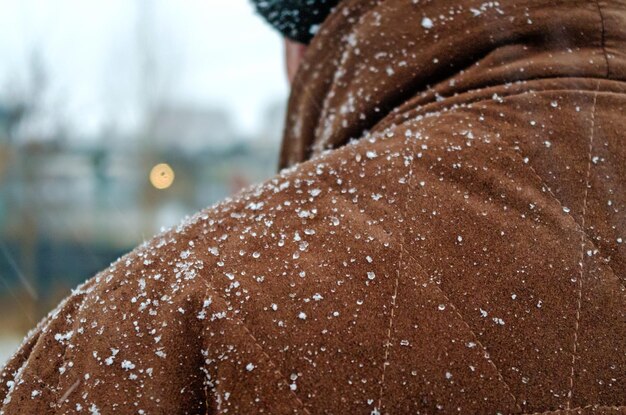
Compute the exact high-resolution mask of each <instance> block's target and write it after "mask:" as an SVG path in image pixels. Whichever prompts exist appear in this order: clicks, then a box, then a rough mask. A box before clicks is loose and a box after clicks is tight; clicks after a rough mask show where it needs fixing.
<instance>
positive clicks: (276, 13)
mask: <svg viewBox="0 0 626 415" xmlns="http://www.w3.org/2000/svg"><path fill="white" fill-rule="evenodd" d="M252 2H253V3H254V5H255V7H256V10H257V11H258V13H259V14H260V15H261V16H263V17H264V18H265V20H267V22H268V23H269V24H270V25H272V26H273V27H274V28H275V29H276V30H278V31H279V32H280V33H282V34H283V36H284V37H285V55H286V64H287V75H288V77H289V81H292V80H293V77H294V75H295V73H296V71H297V69H298V66H299V65H300V62H301V60H302V57H303V56H304V52H305V51H306V45H308V43H309V42H310V41H311V39H312V38H313V36H314V35H315V33H316V32H317V30H318V28H319V25H320V24H321V23H322V22H323V21H324V20H325V19H326V17H327V16H328V15H329V14H330V11H331V10H332V8H333V7H335V6H336V5H337V3H338V2H339V0H252Z"/></svg>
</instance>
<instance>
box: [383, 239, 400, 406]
mask: <svg viewBox="0 0 626 415" xmlns="http://www.w3.org/2000/svg"><path fill="white" fill-rule="evenodd" d="M402 252H404V247H403V246H402V244H400V259H399V264H398V269H397V271H396V284H395V288H394V291H393V295H392V296H391V316H390V317H389V328H388V330H387V341H386V342H385V344H384V347H385V358H384V361H383V372H382V374H381V376H380V393H379V395H378V396H379V397H378V409H379V410H382V402H383V394H384V390H385V370H386V368H387V366H388V365H389V348H390V347H391V332H392V331H393V318H394V315H395V309H396V299H397V298H398V283H399V281H400V269H401V267H402Z"/></svg>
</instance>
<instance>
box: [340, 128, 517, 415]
mask: <svg viewBox="0 0 626 415" xmlns="http://www.w3.org/2000/svg"><path fill="white" fill-rule="evenodd" d="M405 144H409V140H405ZM414 163H415V160H414V159H413V158H412V159H411V161H410V165H409V166H410V167H409V180H408V181H407V185H408V187H409V194H410V193H412V191H413V188H412V187H411V183H412V182H411V178H412V177H413V164H414ZM339 196H340V199H341V200H348V199H347V198H346V196H345V195H341V194H340V195H339ZM408 203H409V200H408V199H407V200H406V202H405V208H404V212H402V213H406V212H408ZM357 207H359V206H358V205H357ZM363 212H367V210H366V209H363ZM364 214H365V215H366V216H370V215H369V214H367V213H364ZM370 217H371V216H370ZM404 221H406V217H405V216H404V217H403V222H404ZM380 226H381V227H382V229H383V230H384V231H385V233H387V234H388V235H392V233H391V232H389V231H388V230H387V229H386V228H385V227H384V226H382V225H380ZM404 240H405V238H404V234H403V237H402V241H403V242H402V243H400V249H401V251H400V254H401V257H400V261H402V253H403V252H404V253H405V254H406V255H407V256H408V257H409V259H411V260H412V261H413V263H414V264H415V265H416V266H417V267H418V269H419V272H420V273H421V274H422V275H426V273H425V272H424V269H423V268H422V267H421V266H420V265H419V261H417V260H416V259H415V258H414V257H413V256H412V255H411V254H410V253H409V252H408V251H407V250H406V249H405V248H404ZM398 274H399V270H398ZM397 282H398V280H397V279H396V292H397ZM436 288H437V290H439V291H440V292H441V294H442V295H443V297H444V298H445V299H446V301H448V303H450V305H451V306H452V308H453V309H454V310H455V312H456V314H457V315H458V317H459V318H460V320H461V321H462V322H463V324H465V326H466V327H467V329H468V330H469V332H470V333H471V334H472V336H473V337H474V339H476V344H477V345H479V346H480V347H481V348H482V349H483V350H484V352H485V355H484V356H485V359H486V360H487V361H488V362H489V363H490V364H491V365H492V366H493V367H494V368H495V370H496V373H497V375H498V380H499V381H500V382H502V384H503V385H504V387H505V389H506V390H507V391H508V393H509V395H510V396H511V398H512V399H513V403H514V404H515V407H516V409H517V411H518V412H521V411H522V409H521V407H520V406H519V404H518V403H517V398H516V396H515V395H513V392H512V389H511V387H510V385H509V384H508V383H507V381H506V380H505V379H504V376H503V375H502V371H501V370H500V369H499V368H498V367H497V365H496V364H495V362H493V360H491V358H489V357H487V355H488V354H489V352H488V349H487V347H485V346H484V344H483V343H482V342H480V340H479V337H478V336H477V335H476V333H475V332H474V331H473V330H472V328H471V326H470V325H469V323H468V322H467V320H466V319H465V317H463V315H462V314H461V313H460V311H459V310H458V308H457V307H456V305H455V304H454V303H453V302H452V300H451V299H450V298H449V297H448V295H447V294H446V293H445V291H443V289H442V288H441V287H436ZM395 295H396V294H394V301H395ZM392 318H393V315H392ZM390 329H391V322H390ZM389 334H390V333H389ZM387 343H389V340H388V342H387ZM386 359H387V355H386V356H385V360H386ZM384 370H385V366H383V375H382V379H381V389H380V397H379V403H378V408H376V409H378V410H379V411H380V410H382V399H383V397H384V395H383V391H384V385H383V382H384V379H385V377H384Z"/></svg>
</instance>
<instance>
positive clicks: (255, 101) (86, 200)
mask: <svg viewBox="0 0 626 415" xmlns="http://www.w3.org/2000/svg"><path fill="white" fill-rule="evenodd" d="M0 10H1V11H2V12H1V13H0V365H2V363H3V362H4V361H5V360H6V359H7V358H8V357H9V356H10V354H12V353H13V351H14V350H15V348H16V347H17V345H18V344H19V342H20V341H21V338H22V337H23V336H24V334H25V333H26V332H27V330H28V329H30V328H32V327H33V326H34V325H35V324H36V323H37V321H39V320H40V319H41V317H42V316H44V315H45V314H46V313H47V312H48V311H49V310H50V309H51V308H52V307H54V305H55V304H56V303H57V302H58V301H59V300H60V299H62V298H63V297H65V296H66V295H67V294H68V293H69V292H70V289H71V288H72V287H74V286H76V285H77V284H79V283H80V282H82V281H84V280H85V279H87V278H89V277H91V276H92V275H93V274H94V273H96V272H97V271H99V270H101V269H103V268H105V267H107V266H108V265H109V264H110V263H111V262H112V261H113V260H115V259H116V258H117V257H119V256H120V255H121V254H124V253H126V252H127V251H129V250H130V249H132V248H133V247H134V246H135V245H137V244H139V243H141V242H142V241H144V240H146V239H149V238H150V237H151V236H152V235H153V234H154V233H156V232H158V231H159V230H160V229H161V228H162V227H167V226H170V225H173V224H176V223H178V222H179V221H180V220H181V219H182V218H183V217H184V216H185V215H188V214H192V213H194V212H195V211H197V210H199V209H201V208H203V207H206V206H208V205H211V204H213V203H214V202H216V201H218V200H220V199H222V198H224V197H225V196H228V195H230V194H232V193H234V192H236V191H238V190H240V189H241V188H242V187H244V186H247V185H248V184H251V183H255V182H259V181H262V180H263V179H266V178H268V177H270V176H272V175H273V174H274V172H275V171H276V165H277V158H278V147H279V143H280V136H281V130H282V125H283V118H284V108H285V101H286V97H287V93H288V87H287V83H286V81H285V76H284V72H283V59H282V43H281V39H280V37H279V35H277V34H275V33H273V32H272V31H271V30H270V29H269V28H268V27H267V26H265V24H264V23H263V22H262V21H261V20H260V18H259V17H257V16H255V14H254V11H253V8H252V6H251V5H250V4H249V3H248V1H247V0H185V1H180V0H106V1H105V0H39V1H37V0H0Z"/></svg>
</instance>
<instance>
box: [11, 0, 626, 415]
mask: <svg viewBox="0 0 626 415" xmlns="http://www.w3.org/2000/svg"><path fill="white" fill-rule="evenodd" d="M625 28H626V2H624V1H623V0H610V1H577V0H567V1H547V0H541V1H539V0H533V1H517V0H515V1H513V0H500V1H499V2H484V3H483V2H482V1H467V0H462V1H458V0H457V1H448V0H438V1H425V0H384V1H365V0H345V1H343V2H342V3H341V5H340V6H339V7H338V8H337V9H336V10H335V12H334V14H333V15H331V17H330V18H329V19H328V20H327V21H326V22H325V24H324V25H323V27H322V28H321V30H320V33H319V35H318V36H317V37H316V38H315V39H314V41H313V43H312V45H311V47H310V49H309V51H308V52H307V57H306V62H305V64H304V67H303V68H302V70H301V71H300V73H299V74H298V76H297V78H296V84H295V87H294V93H293V94H292V97H291V101H290V111H289V116H288V122H287V127H286V132H285V144H284V148H283V153H282V162H283V164H284V165H292V164H295V163H299V164H297V165H295V166H294V167H292V168H290V169H287V170H284V171H283V172H282V173H281V174H280V175H278V176H276V177H275V178H273V179H271V180H269V181H267V182H266V183H264V184H262V185H260V186H258V187H255V188H252V189H250V190H248V191H246V192H243V193H242V194H240V195H238V196H237V197H235V198H234V199H233V200H228V201H226V202H224V203H221V204H219V205H217V206H215V207H212V208H210V209H207V210H206V211H203V212H201V213H199V214H197V215H196V216H194V217H193V218H191V219H189V220H187V221H186V222H184V223H183V224H181V225H180V226H179V227H177V228H176V229H172V230H171V231H168V232H166V233H164V234H162V235H159V236H157V237H156V238H155V239H153V240H152V241H150V242H148V243H146V244H144V245H143V246H141V247H139V248H138V249H136V250H135V251H134V252H132V253H130V254H129V255H128V256H126V257H124V258H122V259H121V260H119V261H118V262H117V263H115V264H113V265H112V266H111V268H109V269H108V270H106V271H104V272H102V273H101V274H99V275H98V276H96V277H95V278H94V279H92V280H90V281H88V282H87V283H85V284H84V285H83V286H82V287H80V288H78V289H77V290H76V291H75V292H74V293H73V294H72V296H70V297H69V298H68V299H67V300H66V301H65V302H63V303H62V304H61V305H60V306H59V307H58V309H57V310H56V311H54V312H53V313H52V314H51V315H50V316H48V317H47V318H46V319H45V320H44V321H43V322H42V323H41V324H40V325H39V326H38V327H37V328H36V329H35V330H34V331H33V332H32V333H31V334H30V335H29V337H28V338H27V339H26V340H25V343H24V345H23V346H22V348H21V349H20V350H19V352H18V353H17V354H16V355H15V356H14V357H13V359H12V360H11V361H10V362H9V363H8V365H7V366H6V368H5V369H4V371H3V372H2V382H1V384H0V400H2V399H3V400H4V403H3V404H2V412H3V413H4V414H18V413H19V414H23V413H33V414H45V413H54V414H61V413H90V411H91V413H101V414H105V413H141V414H143V413H146V414H147V413H152V414H154V413H167V414H170V413H202V414H204V413H271V414H282V413H304V414H307V413H308V414H317V413H334V414H359V413H360V414H382V413H389V414H404V413H406V414H416V413H420V414H430V413H462V414H471V413H489V414H495V413H501V414H513V413H515V414H533V413H536V414H542V413H545V414H548V413H554V414H596V413H601V414H618V413H626V406H625V405H626V289H625V287H624V284H625V279H626V145H625V140H626V136H625V134H626V133H625V131H626V118H625V116H624V115H625V114H626V82H625V81H626V29H625ZM359 137H360V138H359ZM351 139H355V140H354V141H353V142H350V141H351ZM311 158H312V159H311ZM307 159H310V160H308V161H305V160H307Z"/></svg>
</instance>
